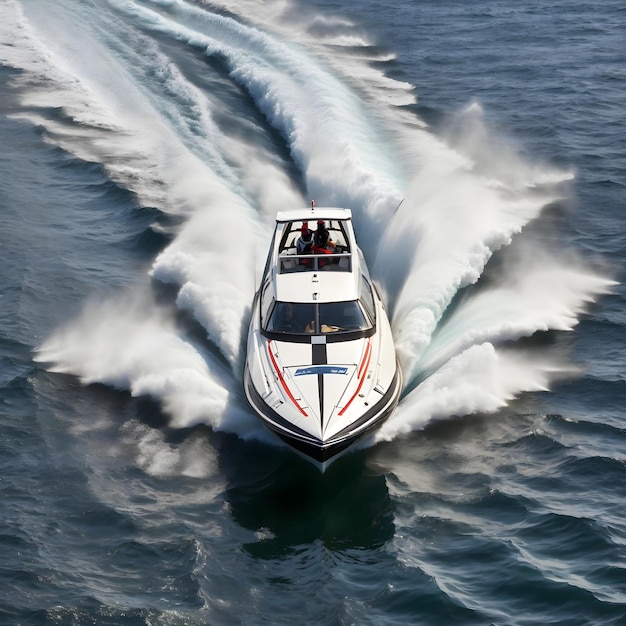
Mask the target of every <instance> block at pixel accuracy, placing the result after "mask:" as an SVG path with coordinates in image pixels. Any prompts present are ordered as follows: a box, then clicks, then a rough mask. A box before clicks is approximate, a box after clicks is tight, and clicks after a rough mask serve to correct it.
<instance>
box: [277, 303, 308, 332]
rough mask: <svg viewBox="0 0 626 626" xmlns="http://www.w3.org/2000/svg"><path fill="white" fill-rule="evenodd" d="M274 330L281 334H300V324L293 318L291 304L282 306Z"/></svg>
mask: <svg viewBox="0 0 626 626" xmlns="http://www.w3.org/2000/svg"><path fill="white" fill-rule="evenodd" d="M279 306H281V305H279ZM276 330H278V331H280V332H283V333H293V332H302V324H301V323H300V322H299V321H298V320H297V319H296V318H295V315H294V310H293V304H292V303H291V302H286V303H284V304H283V305H282V309H281V311H280V317H279V321H278V327H277V328H276Z"/></svg>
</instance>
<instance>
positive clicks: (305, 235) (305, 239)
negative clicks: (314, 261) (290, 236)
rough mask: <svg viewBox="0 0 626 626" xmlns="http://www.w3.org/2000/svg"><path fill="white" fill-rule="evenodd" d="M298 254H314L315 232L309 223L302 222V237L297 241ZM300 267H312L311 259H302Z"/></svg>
mask: <svg viewBox="0 0 626 626" xmlns="http://www.w3.org/2000/svg"><path fill="white" fill-rule="evenodd" d="M296 252H297V254H311V253H312V252H313V231H312V230H311V229H310V228H309V223H308V222H302V228H301V229H300V236H299V237H298V239H297V240H296ZM300 265H305V266H307V267H310V266H311V261H310V259H300Z"/></svg>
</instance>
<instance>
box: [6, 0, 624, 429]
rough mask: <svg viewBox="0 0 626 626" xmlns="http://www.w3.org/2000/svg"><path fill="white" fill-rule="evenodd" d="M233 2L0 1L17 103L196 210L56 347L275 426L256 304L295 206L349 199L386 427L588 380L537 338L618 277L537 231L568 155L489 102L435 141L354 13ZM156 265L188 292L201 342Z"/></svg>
mask: <svg viewBox="0 0 626 626" xmlns="http://www.w3.org/2000/svg"><path fill="white" fill-rule="evenodd" d="M236 5H237V6H230V3H228V2H226V1H225V2H224V3H223V6H222V7H221V10H219V11H218V10H217V9H216V8H215V7H216V6H217V4H216V3H211V7H213V8H210V7H208V6H207V7H204V6H200V5H198V4H196V3H191V2H185V1H183V0H168V1H167V2H166V1H164V0H163V1H157V0H144V1H140V0H136V1H134V0H108V1H107V2H103V3H98V5H97V6H95V5H94V6H91V3H82V2H76V1H72V0H62V1H61V0H60V1H59V2H57V3H54V7H51V6H50V7H49V6H47V5H46V6H45V7H41V6H37V7H36V8H30V9H28V8H22V7H21V6H20V4H18V2H16V1H15V0H9V1H8V2H7V3H5V4H4V5H3V9H2V17H3V20H2V24H1V26H0V32H1V34H2V36H1V37H0V41H2V42H4V44H3V45H2V47H0V61H2V63H3V64H4V65H5V66H7V67H13V68H15V69H17V70H19V72H20V73H19V74H16V76H15V78H14V79H13V83H12V84H13V89H14V93H15V96H16V97H17V98H19V106H16V107H15V112H13V113H12V116H13V117H16V118H22V119H25V120H27V121H28V122H29V123H32V124H36V125H39V126H40V127H41V128H43V129H44V130H45V135H44V137H45V139H46V141H49V142H51V143H53V144H55V145H57V146H59V147H60V148H62V149H64V150H66V151H67V152H70V153H72V154H74V155H76V156H77V157H78V158H80V159H83V160H85V161H88V162H95V163H98V164H100V165H101V166H102V167H103V168H104V170H105V171H106V173H107V176H108V177H109V178H110V179H111V180H112V181H114V182H115V183H116V184H118V185H119V186H121V187H123V188H124V189H127V190H129V191H130V192H132V193H133V194H134V195H135V197H136V199H137V205H138V207H139V208H137V210H141V208H140V207H156V208H158V209H159V210H160V211H162V212H163V213H167V214H169V215H173V216H175V217H176V218H177V219H178V220H179V221H180V224H181V225H180V227H178V228H176V229H172V231H171V232H169V233H168V234H169V236H170V242H169V244H168V245H167V247H165V248H164V249H163V250H162V251H161V253H160V254H159V255H158V256H157V257H156V259H154V262H153V264H152V266H151V268H150V270H149V272H147V273H146V274H145V275H140V276H138V277H137V283H138V286H137V285H136V286H135V287H134V289H133V290H132V294H131V293H126V292H125V293H123V294H120V295H119V296H117V297H114V298H112V299H111V298H110V299H108V300H107V301H106V302H101V301H99V302H97V303H92V304H88V305H87V306H86V307H85V310H84V312H83V314H82V315H81V316H80V317H79V319H77V320H73V321H72V322H71V323H70V324H69V325H68V326H67V327H65V328H62V329H60V330H59V331H57V332H55V333H54V334H53V335H52V336H51V337H50V338H49V339H47V340H46V341H45V342H44V343H43V344H42V345H41V346H40V348H39V349H38V351H37V354H36V360H38V361H41V362H45V363H48V364H50V370H51V371H58V372H66V373H71V374H74V375H77V376H79V377H80V378H81V380H82V381H83V382H84V383H93V382H100V383H104V384H108V385H111V386H114V387H116V388H118V389H124V390H128V391H129V392H130V393H131V394H133V395H134V396H141V395H149V396H151V397H153V398H156V399H157V400H159V401H160V402H161V404H162V406H163V410H164V411H165V412H166V413H167V414H168V415H169V416H170V418H171V423H172V425H173V426H175V427H187V426H190V425H193V424H197V423H207V424H209V425H210V426H211V427H213V428H215V429H222V430H229V431H232V432H236V433H237V434H239V435H240V436H242V437H250V436H254V437H256V436H262V435H261V434H260V433H261V432H262V431H261V430H260V428H259V427H258V426H257V425H256V421H255V419H254V417H253V416H252V414H251V412H250V411H249V409H248V408H247V407H246V403H245V398H244V396H243V391H242V385H241V380H242V372H243V361H244V356H245V349H244V348H245V346H244V341H245V329H246V326H247V321H248V318H249V314H250V303H251V300H252V295H253V293H254V291H255V287H256V284H257V281H258V279H259V275H260V271H261V269H262V263H263V260H264V255H265V251H266V250H267V247H268V243H269V237H270V235H271V230H272V229H271V222H272V220H273V217H274V215H275V213H276V211H277V210H278V209H285V208H292V207H297V206H304V205H306V204H308V202H309V200H310V199H311V198H314V199H315V200H316V202H317V203H318V204H320V205H329V206H345V207H347V208H350V209H351V210H352V213H353V215H354V223H355V229H356V231H357V238H358V240H359V242H360V244H361V247H362V248H363V250H364V252H365V255H366V257H367V260H368V264H369V266H370V269H371V271H372V275H373V278H374V279H375V280H376V281H377V283H378V285H379V286H380V288H381V291H382V292H383V294H384V299H385V300H386V302H387V304H388V309H389V313H390V319H391V323H392V328H393V333H394V338H395V342H396V347H397V352H398V355H399V358H400V360H401V365H402V369H403V372H404V380H405V389H404V393H403V398H402V400H401V402H400V405H399V407H398V409H397V410H396V412H395V413H394V415H393V416H392V417H391V418H390V419H389V420H388V422H387V423H386V424H385V425H384V427H383V428H382V429H381V430H380V431H379V433H378V435H377V438H378V439H387V440H388V439H392V438H393V437H396V436H397V435H398V434H400V433H403V432H407V431H410V430H414V429H419V428H423V427H424V425H426V424H427V423H428V422H429V421H431V420H432V419H434V418H446V417H449V416H452V415H465V414H469V413H473V412H478V411H480V412H491V411H496V410H498V409H499V408H501V407H503V406H505V405H506V404H507V403H508V402H509V401H510V400H511V399H513V398H515V397H517V396H518V395H519V394H521V393H523V392H527V391H539V390H546V389H548V388H549V386H550V383H551V382H552V381H553V380H554V379H555V377H558V376H561V375H565V374H567V373H568V372H569V373H571V371H572V370H573V368H572V366H571V365H570V364H568V362H567V359H564V358H563V357H562V356H561V355H556V354H553V353H551V352H550V350H549V348H548V350H547V351H546V350H543V351H540V352H537V351H535V352H529V351H528V350H527V349H526V347H525V346H524V347H522V345H523V344H519V345H518V343H519V342H518V340H520V339H522V338H525V337H530V336H532V335H534V334H535V333H537V332H546V331H551V330H553V331H567V330H571V329H573V328H574V327H575V325H576V323H577V321H578V320H579V318H580V316H581V314H582V313H583V312H584V310H585V306H586V305H588V304H589V303H590V302H592V301H594V300H595V299H596V298H597V297H598V296H599V295H600V294H603V293H606V292H607V291H608V290H610V288H611V285H612V282H611V281H610V280H609V279H607V278H605V277H604V276H603V275H602V273H601V272H599V271H595V270H592V269H590V267H589V266H588V263H586V262H583V261H581V260H576V259H574V260H573V259H572V254H573V253H571V252H570V251H567V253H566V251H565V250H564V249H563V244H562V243H560V240H561V238H560V237H559V236H558V233H555V234H554V235H553V234H550V235H548V234H547V233H545V232H544V233H541V232H539V229H533V228H530V225H532V224H537V223H542V221H543V220H546V223H547V222H548V221H549V218H550V214H551V211H552V209H553V208H554V207H555V206H558V207H559V210H560V211H563V210H565V209H566V207H567V198H568V195H569V190H568V183H569V181H571V179H572V174H571V172H567V171H561V170H558V169H556V168H554V167H549V166H544V165H538V164H536V163H529V162H527V161H525V160H524V159H523V158H522V157H521V156H519V153H518V151H516V150H515V149H514V147H512V146H510V142H509V141H505V140H504V139H503V138H501V137H497V138H496V137H495V135H494V133H493V131H490V130H489V128H488V126H487V125H486V124H485V122H484V117H485V116H484V112H483V111H482V110H481V108H480V106H479V105H478V104H476V103H474V104H471V105H470V106H468V108H467V109H466V110H465V111H462V112H460V113H459V116H458V118H457V119H455V120H453V121H452V122H451V124H450V133H449V134H447V133H446V132H445V131H442V132H440V133H438V134H435V133H434V132H433V131H431V130H430V129H428V128H427V127H426V126H425V125H424V123H423V122H422V121H421V120H419V119H418V118H417V117H416V116H415V115H414V114H413V113H411V112H410V110H409V109H407V108H406V106H405V105H406V104H408V103H410V102H412V101H413V99H414V94H413V89H412V87H411V86H410V85H407V84H406V83H401V82H398V81H393V80H391V79H390V78H388V77H387V76H386V75H385V73H384V72H383V71H380V69H375V68H374V67H373V65H372V64H371V63H370V61H372V60H376V61H377V66H376V67H377V68H380V67H384V65H385V64H392V63H393V55H390V54H388V53H386V52H384V51H382V50H380V49H379V48H378V47H377V46H376V45H375V42H372V41H370V40H369V39H368V35H367V34H366V33H363V32H362V31H361V30H360V29H359V28H357V27H356V26H354V25H352V24H350V23H349V22H347V21H346V20H340V19H335V20H333V19H330V18H323V19H322V18H321V17H320V16H317V15H315V14H313V13H312V12H307V13H303V14H302V15H301V17H300V18H299V21H296V18H294V14H293V13H290V12H289V11H288V8H289V5H288V4H285V3H281V4H280V6H279V5H275V11H268V12H266V13H265V14H264V15H259V14H258V13H257V9H256V4H255V3H241V2H238V3H236ZM27 6H28V5H27ZM239 13H245V19H240V15H239ZM85 50H88V51H89V53H88V54H87V55H86V54H85ZM331 51H332V54H331ZM496 139H497V140H496ZM235 255H236V258H234V256H235ZM153 281H157V282H160V283H167V284H169V285H171V286H173V288H174V290H175V292H176V298H175V300H176V307H177V308H178V310H182V311H185V312H187V313H190V314H191V315H192V316H193V317H194V318H195V320H197V322H199V323H200V324H201V326H202V327H203V329H204V331H205V333H206V339H205V340H204V341H197V340H194V339H193V338H192V337H191V336H190V334H189V333H187V332H185V330H184V329H182V328H181V326H180V324H179V323H178V322H177V319H176V315H174V314H172V312H171V311H170V312H168V310H167V308H166V307H163V306H161V305H160V304H159V302H158V301H156V300H155V298H154V296H153V295H152V294H151V284H152V282H153Z"/></svg>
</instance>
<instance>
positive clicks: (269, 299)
mask: <svg viewBox="0 0 626 626" xmlns="http://www.w3.org/2000/svg"><path fill="white" fill-rule="evenodd" d="M270 285H271V283H270V281H269V280H268V281H266V283H265V285H263V291H262V292H261V325H262V326H265V324H266V322H267V319H268V318H269V315H270V312H271V310H272V307H273V306H274V296H273V295H272V289H271V288H270Z"/></svg>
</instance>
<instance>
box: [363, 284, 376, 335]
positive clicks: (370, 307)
mask: <svg viewBox="0 0 626 626" xmlns="http://www.w3.org/2000/svg"><path fill="white" fill-rule="evenodd" d="M361 304H362V305H363V308H364V309H365V312H366V313H367V315H368V316H369V318H370V320H371V322H372V324H373V323H374V322H375V321H376V305H375V304H374V295H373V294H372V287H371V285H370V284H369V282H368V281H367V279H366V278H365V276H361Z"/></svg>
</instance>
